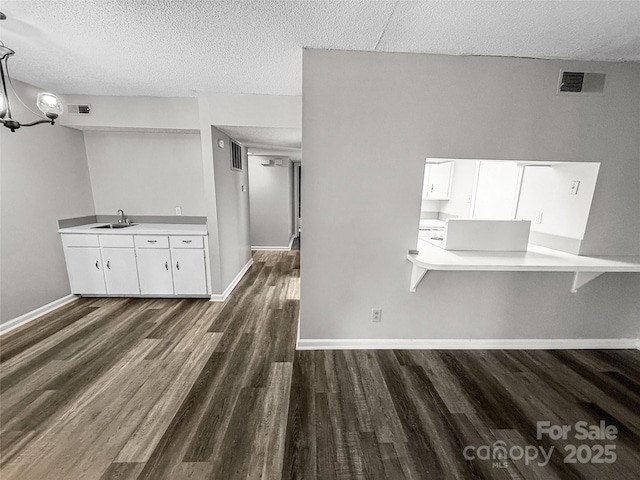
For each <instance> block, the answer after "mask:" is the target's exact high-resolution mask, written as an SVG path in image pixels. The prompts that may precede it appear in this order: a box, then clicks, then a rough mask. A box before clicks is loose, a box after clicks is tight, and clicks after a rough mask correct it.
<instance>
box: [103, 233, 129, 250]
mask: <svg viewBox="0 0 640 480" xmlns="http://www.w3.org/2000/svg"><path fill="white" fill-rule="evenodd" d="M100 245H102V246H103V247H115V248H118V247H123V248H124V247H130V248H133V235H100Z"/></svg>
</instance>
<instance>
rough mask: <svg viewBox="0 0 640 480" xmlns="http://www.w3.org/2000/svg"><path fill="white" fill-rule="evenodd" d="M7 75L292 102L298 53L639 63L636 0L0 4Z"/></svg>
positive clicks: (639, 6) (58, 88)
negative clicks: (10, 54)
mask: <svg viewBox="0 0 640 480" xmlns="http://www.w3.org/2000/svg"><path fill="white" fill-rule="evenodd" d="M0 9H1V10H2V11H3V12H4V13H6V14H7V17H8V19H7V20H5V21H3V22H2V23H0V29H1V30H0V38H1V39H2V40H3V41H4V43H5V44H6V45H8V46H9V47H11V48H13V49H14V50H16V52H17V53H16V56H15V57H14V58H13V59H12V60H11V62H10V67H11V70H12V74H13V76H14V77H15V78H17V79H20V80H23V81H26V82H29V83H32V84H35V85H39V86H41V87H42V88H46V89H49V90H51V91H54V92H57V93H78V94H101V95H153V96H194V95H195V93H196V92H198V91H207V92H220V93H264V94H285V95H299V94H300V93H301V89H302V87H301V85H302V79H301V75H302V73H301V72H302V68H301V67H302V48H303V47H312V48H326V49H341V50H370V51H387V52H427V53H441V54H454V55H457V54H465V55H499V56H519V57H542V58H571V59H583V60H631V61H640V28H639V27H638V26H639V25H640V2H639V1H627V2H613V1H602V2H589V1H563V2H559V1H553V2H544V1H505V2H494V1H471V2H462V1H448V2H438V1H422V2H419V1H402V0H401V1H310V0H306V1H305V0H299V1H278V0H267V1H202V0H201V1H197V0H182V1H168V0H145V1H142V0H119V1H114V0H93V1H82V0H75V1H62V0H47V1H42V0H30V1H24V0H23V1H14V0H2V2H1V3H0Z"/></svg>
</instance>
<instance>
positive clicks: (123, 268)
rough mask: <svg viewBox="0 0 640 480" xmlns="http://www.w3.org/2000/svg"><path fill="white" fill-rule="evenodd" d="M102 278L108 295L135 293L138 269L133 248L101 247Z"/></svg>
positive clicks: (136, 290)
mask: <svg viewBox="0 0 640 480" xmlns="http://www.w3.org/2000/svg"><path fill="white" fill-rule="evenodd" d="M102 264H103V265H104V269H103V271H104V279H105V283H106V286H107V293H108V294H109V295H137V294H139V293H140V286H139V285H138V269H137V267H136V252H135V250H134V249H133V248H104V247H103V248H102Z"/></svg>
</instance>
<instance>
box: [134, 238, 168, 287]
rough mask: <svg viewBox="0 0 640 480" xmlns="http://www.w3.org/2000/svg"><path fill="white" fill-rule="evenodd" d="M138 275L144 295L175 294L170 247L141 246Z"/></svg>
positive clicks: (138, 253)
mask: <svg viewBox="0 0 640 480" xmlns="http://www.w3.org/2000/svg"><path fill="white" fill-rule="evenodd" d="M137 255H138V275H139V276H140V293H142V295H173V294H174V291H173V269H172V268H171V255H170V254H169V249H155V248H139V249H138V250H137Z"/></svg>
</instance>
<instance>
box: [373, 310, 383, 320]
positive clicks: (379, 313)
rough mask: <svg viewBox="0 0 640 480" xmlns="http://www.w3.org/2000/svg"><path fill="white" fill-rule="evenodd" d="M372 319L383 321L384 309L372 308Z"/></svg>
mask: <svg viewBox="0 0 640 480" xmlns="http://www.w3.org/2000/svg"><path fill="white" fill-rule="evenodd" d="M371 321H372V322H376V323H378V322H381V321H382V309H381V308H373V309H371Z"/></svg>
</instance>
